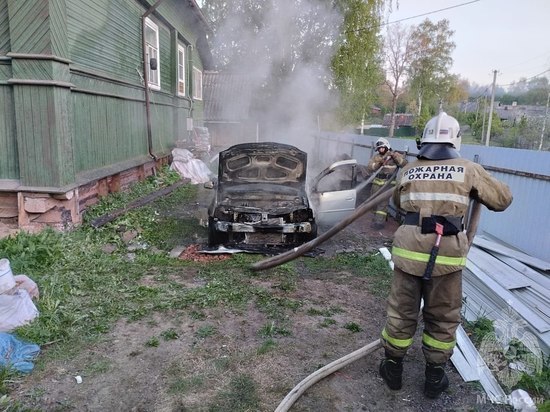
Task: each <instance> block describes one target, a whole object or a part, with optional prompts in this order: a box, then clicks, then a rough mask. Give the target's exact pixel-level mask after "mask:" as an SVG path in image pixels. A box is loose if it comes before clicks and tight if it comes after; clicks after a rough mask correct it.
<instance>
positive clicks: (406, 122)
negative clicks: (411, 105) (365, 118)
mask: <svg viewBox="0 0 550 412" xmlns="http://www.w3.org/2000/svg"><path fill="white" fill-rule="evenodd" d="M390 123H391V114H390V113H388V114H385V115H384V120H383V121H382V124H383V125H384V126H389V125H390ZM413 124H414V115H413V114H410V113H396V114H395V126H396V127H400V126H413Z"/></svg>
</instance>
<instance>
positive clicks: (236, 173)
mask: <svg viewBox="0 0 550 412" xmlns="http://www.w3.org/2000/svg"><path fill="white" fill-rule="evenodd" d="M306 170H307V154H306V153H305V152H303V151H301V150H300V149H298V148H296V147H294V146H291V145H287V144H282V143H271V142H261V143H244V144H238V145H235V146H232V147H230V148H229V149H227V150H224V151H222V152H220V153H219V165H218V180H217V185H216V194H215V197H214V200H213V202H212V204H211V206H210V208H209V210H208V216H209V217H208V244H209V246H217V245H224V246H228V247H237V248H239V249H243V250H262V251H265V248H269V247H283V248H290V247H294V246H297V245H300V244H302V243H305V242H307V241H309V240H311V239H313V238H315V237H316V236H317V225H316V223H315V218H314V214H313V210H312V209H311V207H310V203H309V199H308V195H307V191H306Z"/></svg>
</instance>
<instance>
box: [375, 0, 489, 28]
mask: <svg viewBox="0 0 550 412" xmlns="http://www.w3.org/2000/svg"><path fill="white" fill-rule="evenodd" d="M478 1H480V0H472V1H469V2H467V3H461V4H456V5H454V6H450V7H445V8H444V9H439V10H434V11H430V12H428V13H423V14H418V15H416V16H412V17H405V18H403V19H399V20H395V21H389V22H387V23H382V24H381V25H380V26H387V25H389V24H394V23H399V22H402V21H405V20H411V19H416V18H417V17H424V16H427V15H429V14H434V13H439V12H440V11H445V10H450V9H456V8H457V7H462V6H467V5H468V4H472V3H477V2H478Z"/></svg>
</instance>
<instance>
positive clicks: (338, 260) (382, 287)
mask: <svg viewBox="0 0 550 412" xmlns="http://www.w3.org/2000/svg"><path fill="white" fill-rule="evenodd" d="M301 263H302V265H303V266H304V267H305V269H306V270H307V271H308V272H310V273H316V272H318V271H331V270H332V271H335V272H342V271H346V272H349V273H351V274H352V275H354V276H359V277H367V278H369V280H370V282H369V290H370V292H371V293H372V294H373V295H375V296H379V297H386V296H387V295H388V294H389V291H390V287H391V279H392V271H391V269H390V268H389V266H388V263H387V261H386V260H385V259H384V257H383V256H382V255H380V254H378V253H377V254H371V255H363V254H358V253H354V252H353V253H340V254H337V255H336V256H335V257H316V258H315V259H308V260H301Z"/></svg>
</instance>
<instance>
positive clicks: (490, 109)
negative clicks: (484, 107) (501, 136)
mask: <svg viewBox="0 0 550 412" xmlns="http://www.w3.org/2000/svg"><path fill="white" fill-rule="evenodd" d="M496 83H497V70H494V71H493V90H491V104H490V105H489V120H488V121H487V139H486V140H485V146H489V139H490V138H491V122H492V121H493V104H494V103H495V88H496Z"/></svg>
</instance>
